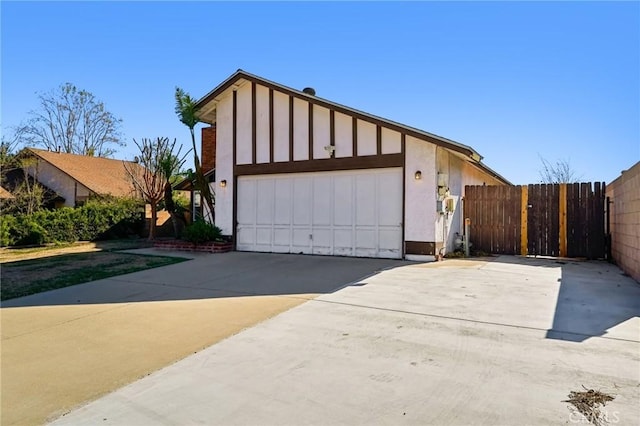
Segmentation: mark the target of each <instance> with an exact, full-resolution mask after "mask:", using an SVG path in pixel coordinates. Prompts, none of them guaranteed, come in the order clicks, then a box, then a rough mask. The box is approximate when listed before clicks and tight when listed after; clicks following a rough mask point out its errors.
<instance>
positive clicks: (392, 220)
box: [237, 169, 403, 258]
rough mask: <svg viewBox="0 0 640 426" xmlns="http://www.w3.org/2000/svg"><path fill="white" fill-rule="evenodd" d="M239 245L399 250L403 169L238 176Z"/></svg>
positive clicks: (363, 252)
mask: <svg viewBox="0 0 640 426" xmlns="http://www.w3.org/2000/svg"><path fill="white" fill-rule="evenodd" d="M238 183H239V184H238V213H237V218H238V230H237V241H238V249H239V250H255V251H271V252H278V253H287V252H291V253H306V254H308V253H314V254H323V255H339V256H365V257H389V258H400V257H401V256H402V250H401V247H402V184H403V181H402V171H401V169H377V170H358V171H355V170H354V171H339V172H318V173H301V174H283V175H268V176H267V175H264V176H253V177H247V176H243V177H241V178H240V179H239V180H238Z"/></svg>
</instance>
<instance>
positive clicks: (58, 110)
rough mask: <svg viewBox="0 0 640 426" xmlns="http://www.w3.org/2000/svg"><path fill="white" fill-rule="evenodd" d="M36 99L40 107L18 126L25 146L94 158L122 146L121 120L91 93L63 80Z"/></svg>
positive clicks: (110, 152) (106, 155)
mask: <svg viewBox="0 0 640 426" xmlns="http://www.w3.org/2000/svg"><path fill="white" fill-rule="evenodd" d="M38 99H39V100H40V108H39V109H38V110H35V111H31V112H30V113H29V118H28V119H27V122H26V124H23V125H21V126H20V128H19V133H20V138H21V141H22V143H23V144H24V145H29V146H41V147H44V148H47V149H49V150H52V151H57V150H61V151H62V152H66V153H70V154H80V155H91V156H97V157H108V156H110V155H112V154H113V153H115V152H116V148H117V147H118V146H123V145H124V142H122V141H121V139H120V130H119V129H120V124H121V122H122V120H120V119H118V118H116V117H115V116H114V115H113V114H112V113H111V112H109V111H107V109H106V108H105V105H104V103H103V102H101V101H99V100H98V99H96V97H95V96H94V95H93V94H92V93H90V92H88V91H86V90H81V89H78V88H77V87H76V86H74V85H73V84H71V83H65V84H63V85H61V86H60V87H58V88H57V89H56V90H53V91H51V92H49V93H44V94H40V95H39V96H38Z"/></svg>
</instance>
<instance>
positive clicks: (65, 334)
mask: <svg viewBox="0 0 640 426" xmlns="http://www.w3.org/2000/svg"><path fill="white" fill-rule="evenodd" d="M134 252H143V253H147V254H149V253H151V254H153V253H159V254H162V255H168V254H170V255H171V254H172V255H178V256H185V254H184V253H170V252H166V251H155V250H153V249H143V250H138V251H134ZM192 257H193V260H191V261H188V262H183V263H180V264H176V265H171V266H166V267H162V268H156V269H150V270H146V271H141V272H137V273H133V274H128V275H122V276H119V277H113V278H109V279H105V280H100V281H94V282H91V283H87V284H82V285H77V286H73V287H67V288H64V289H60V290H55V291H51V292H46V293H41V294H37V295H33V296H28V297H24V298H19V299H12V300H8V301H5V302H3V303H2V309H1V310H0V316H1V324H2V352H1V354H2V360H1V363H2V364H1V368H2V389H1V390H2V393H1V397H2V405H1V423H2V425H33V424H42V423H44V422H46V421H47V420H51V419H54V418H56V417H58V416H60V415H62V414H63V413H65V412H68V411H69V410H71V409H72V408H74V407H76V406H78V405H79V404H82V403H86V402H88V401H91V400H94V399H96V398H98V397H100V396H102V395H105V394H106V393H108V392H110V391H113V390H115V389H118V388H120V387H122V386H124V385H126V384H128V383H131V382H133V381H135V380H137V379H139V378H141V377H144V376H147V375H148V374H150V373H152V372H154V371H156V370H158V369H160V368H162V367H164V366H166V365H169V364H171V363H174V362H175V361H177V360H180V359H182V358H184V357H185V356H187V355H191V354H193V353H195V352H198V351H200V350H202V349H203V348H206V347H208V346H210V345H212V344H214V343H216V342H218V341H220V340H221V339H224V338H226V337H228V336H230V335H233V334H236V333H238V332H239V331H241V330H243V329H245V328H247V327H251V326H253V325H255V324H257V323H259V322H261V321H263V320H265V319H267V318H270V317H272V316H274V315H277V314H279V313H281V312H283V311H286V310H287V309H290V308H292V307H294V306H297V305H299V304H301V303H303V302H305V301H307V300H309V299H312V298H314V297H316V296H317V295H318V294H322V293H327V292H330V291H332V290H334V289H335V288H336V287H340V286H343V285H345V284H347V283H349V282H352V281H354V280H358V279H360V278H362V277H364V276H367V275H370V274H372V273H375V272H376V271H379V270H380V269H383V268H386V267H389V266H394V265H398V264H402V263H401V262H398V261H384V260H373V259H346V258H330V257H316V256H290V255H289V256H287V255H266V254H251V253H226V254H216V255H210V254H199V255H198V254H196V255H194V256H192ZM125 423H129V422H125Z"/></svg>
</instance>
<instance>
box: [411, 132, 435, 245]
mask: <svg viewBox="0 0 640 426" xmlns="http://www.w3.org/2000/svg"><path fill="white" fill-rule="evenodd" d="M418 170H419V171H421V172H422V179H420V180H416V179H415V172H416V171H418ZM404 182H405V223H404V239H405V241H427V242H433V241H435V228H434V226H433V224H434V221H435V220H436V193H435V186H436V146H435V145H433V144H430V143H427V142H424V141H421V140H418V139H416V138H414V137H411V136H408V137H407V138H406V160H405V178H404Z"/></svg>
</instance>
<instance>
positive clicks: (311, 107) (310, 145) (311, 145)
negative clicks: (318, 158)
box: [309, 102, 313, 160]
mask: <svg viewBox="0 0 640 426" xmlns="http://www.w3.org/2000/svg"><path fill="white" fill-rule="evenodd" d="M309 160H313V104H312V103H311V102H309Z"/></svg>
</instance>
